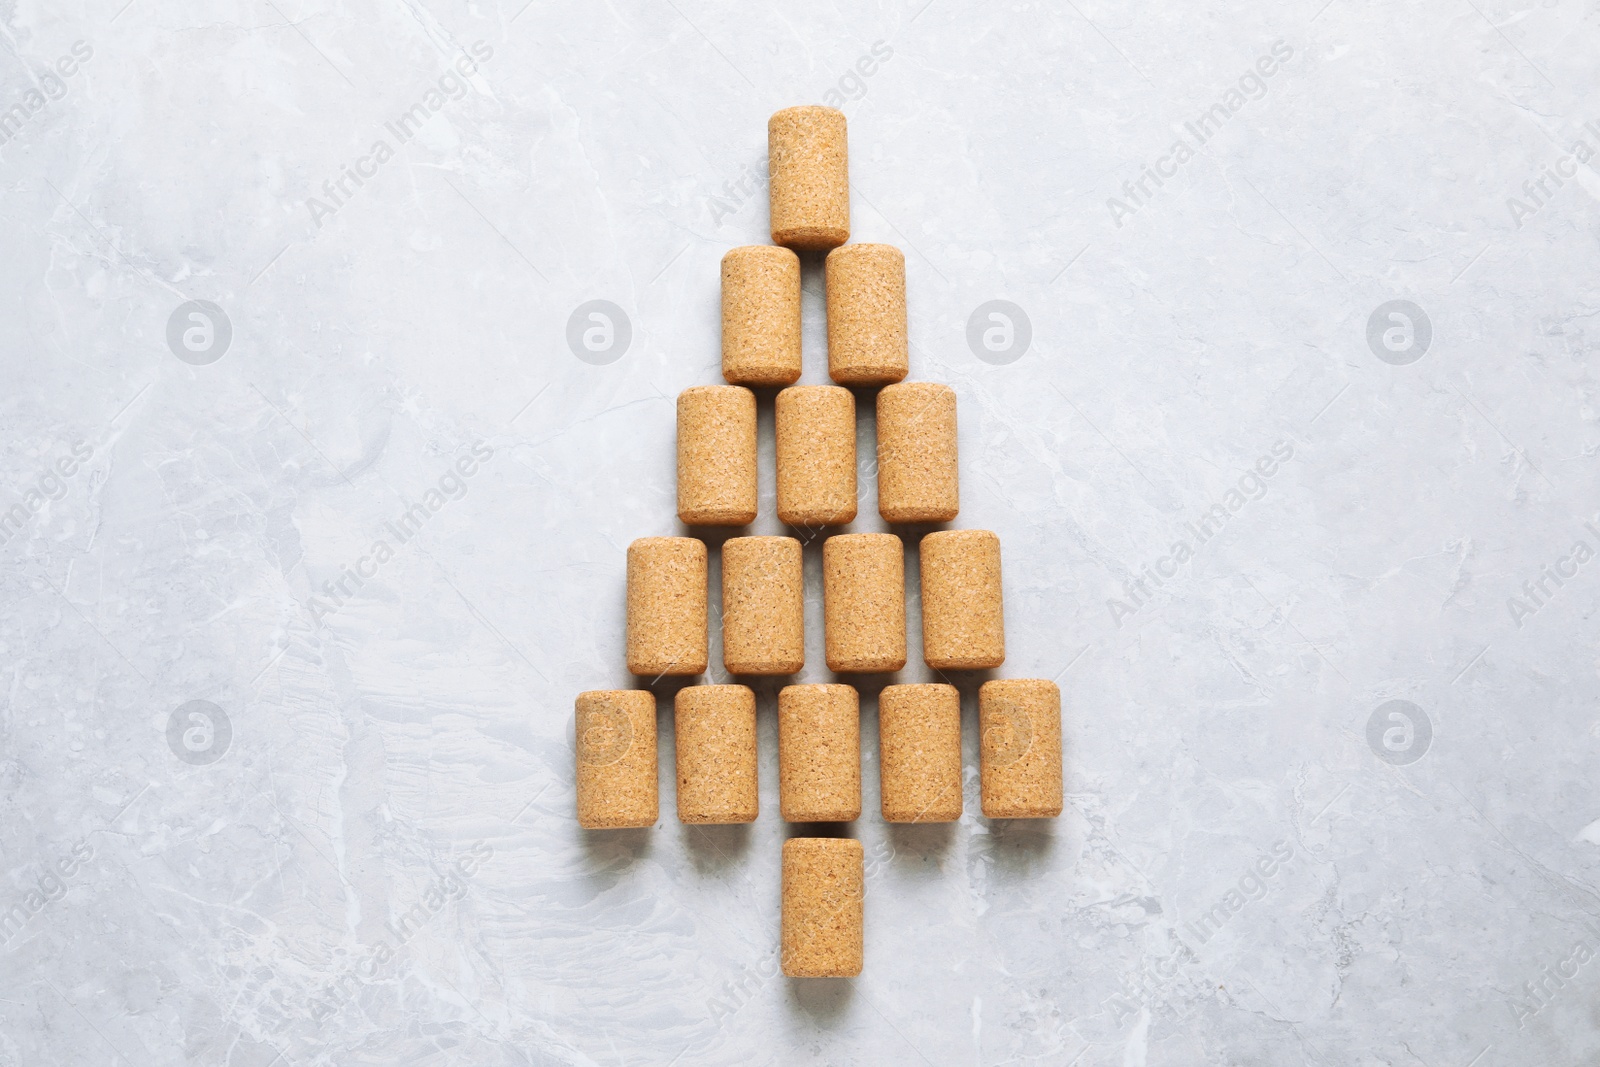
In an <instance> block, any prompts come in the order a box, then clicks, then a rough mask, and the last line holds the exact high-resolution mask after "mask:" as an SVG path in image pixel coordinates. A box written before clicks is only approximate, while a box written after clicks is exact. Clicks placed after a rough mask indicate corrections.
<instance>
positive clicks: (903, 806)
mask: <svg viewBox="0 0 1600 1067" xmlns="http://www.w3.org/2000/svg"><path fill="white" fill-rule="evenodd" d="M878 775H879V782H880V785H881V787H882V793H883V818H884V821H885V822H954V821H955V820H957V819H959V818H961V694H960V693H958V692H957V691H956V687H955V686H953V685H891V686H886V687H885V688H884V690H883V691H882V692H881V693H879V694H878Z"/></svg>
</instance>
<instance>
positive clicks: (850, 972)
mask: <svg viewBox="0 0 1600 1067" xmlns="http://www.w3.org/2000/svg"><path fill="white" fill-rule="evenodd" d="M865 888H866V863H865V854H864V853H863V851H862V848H861V842H860V841H856V840H853V839H851V838H848V837H791V838H789V840H787V841H785V842H784V843H783V920H782V926H783V934H782V941H783V952H782V964H783V973H784V974H785V975H786V976H788V977H790V978H854V977H856V976H857V975H859V974H860V973H861V956H862V951H861V945H862V920H863V914H862V913H863V911H864V910H865V909H864V898H865V896H866V893H865Z"/></svg>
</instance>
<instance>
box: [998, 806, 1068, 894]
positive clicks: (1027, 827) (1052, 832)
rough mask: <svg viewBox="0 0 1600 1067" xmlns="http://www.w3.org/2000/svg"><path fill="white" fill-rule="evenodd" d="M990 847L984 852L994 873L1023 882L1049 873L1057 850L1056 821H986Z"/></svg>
mask: <svg viewBox="0 0 1600 1067" xmlns="http://www.w3.org/2000/svg"><path fill="white" fill-rule="evenodd" d="M985 821H986V822H988V824H989V833H988V834H987V835H986V836H987V837H988V847H987V848H985V849H984V850H983V851H984V852H985V853H986V855H987V857H988V859H989V860H990V861H991V862H992V863H993V864H994V867H995V870H997V871H1000V872H1003V873H1004V874H1005V875H1006V876H1007V877H1010V878H1016V879H1018V880H1021V879H1023V878H1031V877H1035V876H1037V875H1040V874H1044V873H1047V872H1048V871H1049V870H1050V862H1049V861H1050V856H1051V853H1053V852H1054V851H1055V849H1056V824H1057V823H1058V822H1060V819H1059V818H1056V819H986V820H985Z"/></svg>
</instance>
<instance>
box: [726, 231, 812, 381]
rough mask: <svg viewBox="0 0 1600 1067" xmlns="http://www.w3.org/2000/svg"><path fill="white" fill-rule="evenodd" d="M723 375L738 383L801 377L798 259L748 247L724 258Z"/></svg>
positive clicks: (782, 250) (784, 250)
mask: <svg viewBox="0 0 1600 1067" xmlns="http://www.w3.org/2000/svg"><path fill="white" fill-rule="evenodd" d="M722 376H723V377H724V378H726V379H728V381H730V382H732V383H734V384H735V385H788V384H789V383H790V382H793V381H795V380H797V379H798V378H799V377H800V257H799V256H797V255H795V254H794V253H793V252H791V251H789V250H788V249H787V248H780V247H778V246H777V245H747V246H745V247H744V248H735V249H733V250H732V251H731V252H729V253H728V254H727V255H725V256H723V257H722Z"/></svg>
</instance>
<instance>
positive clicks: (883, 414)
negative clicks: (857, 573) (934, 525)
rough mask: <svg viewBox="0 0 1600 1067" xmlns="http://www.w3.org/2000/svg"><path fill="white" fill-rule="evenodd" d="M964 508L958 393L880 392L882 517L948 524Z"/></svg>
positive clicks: (910, 385) (919, 385)
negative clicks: (959, 465) (959, 469)
mask: <svg viewBox="0 0 1600 1067" xmlns="http://www.w3.org/2000/svg"><path fill="white" fill-rule="evenodd" d="M960 510H961V480H960V476H959V475H958V473H957V470H956V394H955V390H954V389H951V388H950V387H949V386H948V385H940V384H938V383H937V382H901V383H900V384H899V385H891V386H889V387H888V388H887V389H884V390H883V391H881V392H880V393H879V394H878V513H879V514H880V515H882V516H883V518H884V520H885V521H886V522H949V521H950V520H951V519H954V518H955V517H956V513H957V512H958V511H960Z"/></svg>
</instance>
